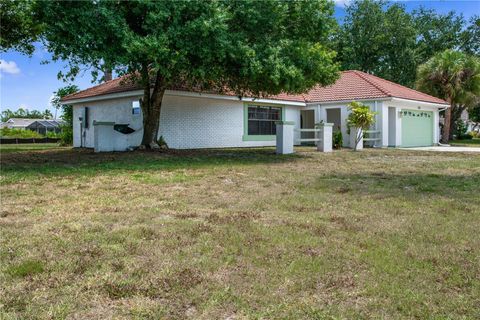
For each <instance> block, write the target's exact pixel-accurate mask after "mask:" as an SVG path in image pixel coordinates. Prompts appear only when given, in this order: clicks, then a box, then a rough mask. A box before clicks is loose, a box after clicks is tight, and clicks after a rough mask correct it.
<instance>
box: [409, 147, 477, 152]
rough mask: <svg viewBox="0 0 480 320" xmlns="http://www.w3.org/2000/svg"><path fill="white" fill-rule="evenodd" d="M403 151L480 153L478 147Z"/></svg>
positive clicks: (428, 148) (423, 148) (426, 148)
mask: <svg viewBox="0 0 480 320" xmlns="http://www.w3.org/2000/svg"><path fill="white" fill-rule="evenodd" d="M401 149H402V150H419V151H437V152H476V153H480V148H478V147H453V146H452V147H441V146H434V147H415V148H401Z"/></svg>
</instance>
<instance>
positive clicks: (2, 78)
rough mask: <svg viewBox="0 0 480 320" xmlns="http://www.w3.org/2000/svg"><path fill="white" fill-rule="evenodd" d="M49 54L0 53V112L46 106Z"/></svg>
mask: <svg viewBox="0 0 480 320" xmlns="http://www.w3.org/2000/svg"><path fill="white" fill-rule="evenodd" d="M335 3H336V12H335V16H336V17H337V18H338V19H341V18H342V17H343V16H344V14H345V11H344V5H345V3H348V0H336V1H335ZM402 3H404V4H405V6H406V7H407V10H409V11H411V10H414V9H416V8H418V7H420V6H424V7H427V8H433V9H435V10H436V11H437V12H439V13H447V12H449V11H452V10H454V11H456V12H458V13H462V14H463V15H464V16H465V17H466V18H469V17H471V16H472V15H475V14H480V0H474V1H473V0H472V1H402ZM49 58H50V54H49V53H48V52H46V51H45V50H44V49H43V48H42V47H41V45H38V46H37V49H36V51H35V53H34V54H33V56H32V57H27V56H25V55H22V54H20V53H18V52H14V51H9V52H5V53H1V54H0V109H2V110H4V109H6V108H9V109H12V110H16V109H18V108H19V107H23V108H28V109H30V110H33V109H36V110H42V111H43V110H45V109H50V110H51V111H52V112H53V111H54V110H53V108H52V107H51V106H50V98H51V96H52V94H53V92H54V91H56V90H57V89H58V88H61V87H63V86H65V85H66V83H64V82H62V81H60V80H58V79H57V73H58V72H59V71H60V70H62V69H63V68H64V67H65V65H66V63H65V62H56V63H49V64H42V61H44V60H48V59H49ZM74 84H76V85H77V86H78V87H80V89H86V88H88V87H90V86H92V85H93V84H92V83H91V76H90V74H89V72H85V73H84V74H83V76H79V77H78V78H77V79H76V81H75V82H74Z"/></svg>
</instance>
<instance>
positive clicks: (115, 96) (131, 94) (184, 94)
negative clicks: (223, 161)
mask: <svg viewBox="0 0 480 320" xmlns="http://www.w3.org/2000/svg"><path fill="white" fill-rule="evenodd" d="M142 95H143V90H134V91H126V92H119V93H111V94H105V95H100V96H95V97H87V98H80V99H73V100H68V101H63V102H60V104H62V105H65V104H79V103H85V102H94V101H100V100H110V99H118V98H129V97H141V96H142ZM165 95H169V96H180V97H194V98H208V99H222V100H234V101H244V102H258V103H266V104H280V105H291V106H300V107H305V102H298V101H287V100H275V99H264V98H248V97H237V96H227V95H221V94H211V93H198V92H190V91H178V90H165Z"/></svg>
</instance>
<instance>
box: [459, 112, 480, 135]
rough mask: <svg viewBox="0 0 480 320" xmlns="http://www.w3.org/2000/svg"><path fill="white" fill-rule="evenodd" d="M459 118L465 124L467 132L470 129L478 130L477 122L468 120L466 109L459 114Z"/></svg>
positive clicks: (479, 128)
mask: <svg viewBox="0 0 480 320" xmlns="http://www.w3.org/2000/svg"><path fill="white" fill-rule="evenodd" d="M460 119H461V120H462V121H463V122H464V123H465V125H466V126H467V132H470V131H477V132H480V125H479V123H476V122H474V121H472V120H470V117H469V116H468V111H467V110H463V112H462V114H461V115H460Z"/></svg>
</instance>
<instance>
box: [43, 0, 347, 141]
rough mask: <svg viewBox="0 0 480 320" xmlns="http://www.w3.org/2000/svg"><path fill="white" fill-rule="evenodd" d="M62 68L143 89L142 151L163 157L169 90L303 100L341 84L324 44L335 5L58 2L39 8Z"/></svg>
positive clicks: (320, 0) (322, 1)
mask: <svg viewBox="0 0 480 320" xmlns="http://www.w3.org/2000/svg"><path fill="white" fill-rule="evenodd" d="M38 12H39V13H40V14H39V17H40V19H41V20H42V22H44V24H45V33H44V35H45V39H46V46H47V47H48V49H49V50H50V51H51V52H52V53H53V56H54V59H63V60H68V61H69V62H70V66H71V68H70V72H68V73H67V74H65V75H64V76H66V77H72V76H75V75H76V74H77V73H78V72H79V70H80V68H79V66H81V65H87V66H93V67H95V68H96V69H102V68H114V69H115V71H116V72H118V73H119V74H126V75H128V76H126V77H125V80H124V81H135V82H138V83H139V84H141V85H142V87H143V90H144V95H143V98H142V101H141V107H142V111H143V115H144V136H143V141H142V145H144V146H146V147H151V148H156V147H157V146H158V145H157V143H156V138H157V135H158V129H159V128H158V126H159V118H160V110H161V106H162V98H163V95H164V92H165V90H166V89H168V88H174V87H177V86H182V87H185V86H187V87H188V88H191V89H198V90H204V89H214V90H219V91H222V90H230V91H233V92H235V93H236V94H238V95H239V96H241V95H244V94H246V93H248V94H252V95H258V96H263V95H269V94H277V93H279V92H282V91H283V92H287V93H298V92H304V91H305V90H307V89H309V88H311V87H312V86H314V85H316V84H322V85H327V84H330V83H332V82H334V81H335V80H336V78H337V76H338V75H337V66H336V64H335V63H334V62H333V59H334V55H335V53H334V52H332V51H331V50H329V49H327V48H326V46H325V45H324V43H325V42H327V36H328V34H329V30H330V29H331V28H332V25H333V24H334V23H335V21H334V19H333V4H332V3H331V2H330V1H327V0H314V1H313V0H312V1H292V2H287V1H277V0H264V1H256V0H245V1H221V0H219V1H115V2H114V1H78V2H77V1H51V2H45V3H42V5H41V6H39V7H38Z"/></svg>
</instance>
